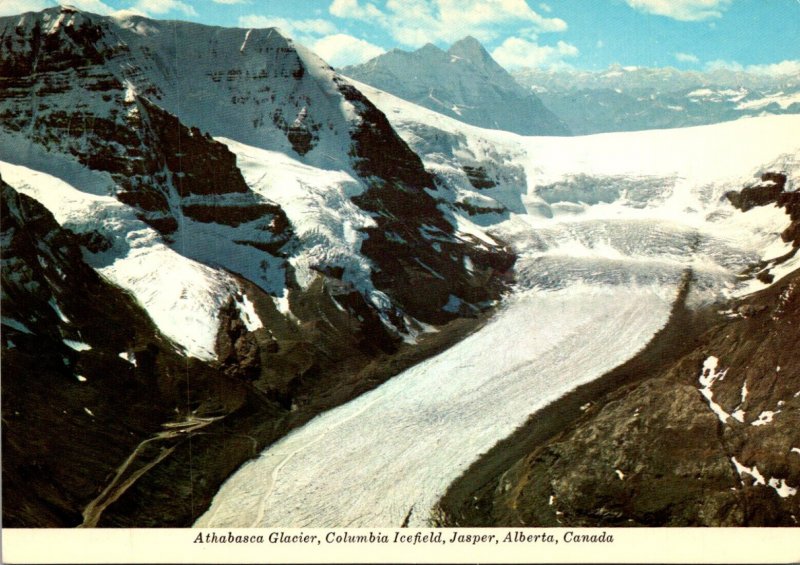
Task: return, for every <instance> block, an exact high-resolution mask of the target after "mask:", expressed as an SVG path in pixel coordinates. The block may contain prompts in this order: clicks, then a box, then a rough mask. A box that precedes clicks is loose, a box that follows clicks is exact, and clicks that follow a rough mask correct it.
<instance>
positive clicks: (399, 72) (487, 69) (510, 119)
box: [342, 37, 569, 135]
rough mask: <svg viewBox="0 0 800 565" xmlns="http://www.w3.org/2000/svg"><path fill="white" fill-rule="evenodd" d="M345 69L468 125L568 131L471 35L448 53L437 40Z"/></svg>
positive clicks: (541, 132) (526, 131)
mask: <svg viewBox="0 0 800 565" xmlns="http://www.w3.org/2000/svg"><path fill="white" fill-rule="evenodd" d="M342 73H343V74H345V75H347V76H349V77H352V78H354V79H355V80H357V81H360V82H363V83H366V84H369V85H371V86H374V87H376V88H379V89H381V90H385V91H386V92H389V93H391V94H394V95H395V96H399V97H400V98H403V99H405V100H408V101H410V102H414V103H415V104H419V105H420V106H424V107H426V108H430V109H431V110H434V111H436V112H439V113H441V114H444V115H446V116H450V117H453V118H455V119H457V120H461V121H463V122H466V123H468V124H473V125H476V126H480V127H484V128H491V129H503V130H507V131H513V132H515V133H519V134H522V135H568V133H569V132H568V130H567V127H566V126H565V125H564V123H563V122H562V121H561V120H560V119H559V118H558V117H557V116H556V115H555V114H553V113H552V112H551V111H550V110H549V109H548V108H547V107H545V105H544V104H542V102H541V101H540V100H539V98H538V97H537V96H536V95H535V94H533V93H532V92H530V91H526V89H524V88H522V87H520V85H519V84H517V83H516V82H515V81H514V79H513V78H511V75H509V74H508V72H507V71H506V70H505V69H503V67H501V66H500V65H499V64H497V62H496V61H495V60H494V59H492V57H491V55H489V53H487V52H486V50H485V49H484V48H483V46H482V45H481V44H480V42H478V40H476V39H475V38H473V37H465V38H464V39H462V40H460V41H458V42H456V43H454V44H453V45H452V46H451V47H450V48H449V49H448V50H447V51H442V50H441V49H439V48H438V47H436V46H435V45H433V44H428V45H425V46H424V47H422V48H420V49H418V50H417V51H414V52H411V53H409V52H407V51H402V50H400V49H394V50H392V51H390V52H388V53H385V54H383V55H379V56H378V57H376V58H374V59H372V60H370V61H367V62H366V63H363V64H361V65H355V66H351V67H346V68H344V69H342Z"/></svg>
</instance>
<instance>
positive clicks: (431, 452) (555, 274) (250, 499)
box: [197, 85, 800, 527]
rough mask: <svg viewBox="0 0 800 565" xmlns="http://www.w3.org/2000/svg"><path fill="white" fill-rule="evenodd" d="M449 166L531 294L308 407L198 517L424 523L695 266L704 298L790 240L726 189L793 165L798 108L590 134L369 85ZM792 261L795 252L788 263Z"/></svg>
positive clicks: (447, 193)
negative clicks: (523, 132)
mask: <svg viewBox="0 0 800 565" xmlns="http://www.w3.org/2000/svg"><path fill="white" fill-rule="evenodd" d="M359 88H360V89H363V90H364V91H365V93H366V94H367V96H368V97H370V99H371V100H373V101H374V102H375V103H376V104H377V105H378V106H379V107H380V108H381V110H382V111H383V112H384V113H386V114H387V116H389V118H390V120H392V122H393V125H394V126H395V128H396V129H397V130H398V131H399V132H400V133H401V135H402V136H403V137H404V139H405V140H406V141H407V142H408V143H409V144H410V145H411V146H412V148H414V149H415V150H416V151H417V152H418V153H419V154H420V155H421V156H422V157H423V160H424V162H425V164H426V167H427V168H428V169H429V170H431V171H433V172H435V173H436V174H437V176H438V178H439V180H440V188H439V194H438V196H439V197H440V198H442V199H444V200H450V201H451V202H453V203H454V204H455V205H456V206H457V207H460V209H461V210H462V211H463V212H464V214H463V218H464V220H465V228H464V229H467V224H466V222H467V221H469V222H470V225H471V226H472V229H475V228H474V226H476V225H479V226H482V227H483V228H484V229H486V230H487V231H488V233H490V234H494V235H497V236H499V237H500V238H502V239H505V240H506V241H509V242H511V243H512V244H513V245H514V246H515V247H516V249H517V251H518V252H519V253H520V258H519V260H518V262H517V267H516V271H517V292H516V294H515V295H514V296H513V297H511V298H510V299H509V300H508V301H507V303H506V304H505V306H504V307H503V308H502V309H501V310H500V311H499V312H498V313H497V315H496V316H495V317H494V319H493V320H492V321H491V322H490V323H489V324H487V325H486V326H485V327H484V328H483V329H481V330H480V331H478V332H477V333H475V334H474V335H473V336H471V337H470V338H468V339H467V340H465V341H463V342H461V343H460V344H458V345H457V346H456V347H454V348H452V349H450V350H448V351H446V352H444V353H443V354H441V355H439V356H438V357H435V358H433V359H430V360H428V361H427V362H425V363H423V364H421V365H419V366H417V367H414V368H413V369H410V370H408V371H406V372H405V373H403V374H402V375H400V376H398V377H396V378H395V379H393V380H392V381H390V382H388V383H387V384H385V385H383V386H382V387H380V388H378V389H376V390H374V391H373V392H371V393H369V394H367V395H364V396H362V397H360V398H358V399H357V400H355V401H353V402H351V403H350V404H348V405H345V406H343V407H341V408H338V409H336V410H333V411H330V412H328V413H326V414H323V415H322V416H320V417H318V418H316V419H315V420H313V421H311V422H310V423H309V424H307V425H306V426H305V427H303V428H301V429H299V430H297V431H295V432H294V433H292V434H290V435H289V436H287V437H286V438H284V439H283V440H282V441H280V442H278V443H277V444H275V445H274V446H272V447H271V448H270V449H268V450H267V451H265V452H264V453H263V454H262V455H261V457H260V458H258V459H257V460H254V461H252V462H250V463H248V464H246V465H245V466H243V467H242V468H241V469H240V470H239V471H238V472H237V473H236V474H235V475H233V476H232V477H231V478H230V479H229V480H228V482H227V483H226V484H225V485H224V486H223V487H222V489H221V490H220V492H219V493H218V495H217V496H216V498H215V500H214V502H213V504H212V507H211V509H210V510H209V511H208V512H207V513H206V514H205V515H204V516H203V517H201V519H200V520H199V521H198V522H197V525H199V526H340V527H344V526H387V525H393V526H399V525H400V524H402V523H403V522H404V520H405V518H406V517H408V516H410V519H409V523H410V524H411V525H423V524H425V523H426V522H427V520H428V518H429V513H430V510H431V508H432V506H433V504H434V503H435V502H436V500H437V498H438V497H439V496H441V494H443V492H444V490H445V488H446V487H447V485H448V484H449V482H451V481H452V480H453V479H455V478H456V477H457V476H458V475H459V474H460V473H461V472H462V471H463V470H464V469H465V468H466V467H467V466H468V465H469V464H470V463H471V462H472V461H474V460H475V459H476V458H477V457H478V456H479V455H480V454H481V453H482V452H485V451H486V450H487V449H489V448H490V447H491V446H492V445H493V444H494V443H496V442H497V441H498V440H500V439H502V438H503V437H505V436H507V435H508V434H509V433H510V432H511V431H513V430H514V428H515V427H516V426H518V425H520V424H521V423H523V422H524V421H525V419H526V418H527V416H528V415H529V414H531V413H532V412H534V411H535V410H537V409H538V408H540V407H542V406H543V405H545V404H547V403H548V402H550V401H552V400H554V399H556V398H557V397H559V396H560V395H562V394H564V393H565V392H567V391H568V390H570V389H572V388H574V387H575V386H577V385H578V384H580V383H582V382H586V381H588V380H591V379H594V378H596V377H599V376H600V375H601V374H603V373H604V372H605V371H607V370H609V369H611V368H613V367H615V366H617V365H619V364H620V363H622V362H623V361H625V360H627V359H628V358H630V357H631V356H632V355H633V354H634V353H636V352H637V351H638V350H639V349H641V348H642V347H643V346H644V345H645V344H646V342H647V341H648V340H649V339H650V338H651V337H652V336H653V334H654V333H655V332H656V331H657V330H658V329H660V328H661V327H663V325H664V324H665V323H666V320H667V318H668V315H669V310H670V307H671V304H672V302H673V300H674V298H675V296H676V292H677V288H678V285H679V284H680V281H681V279H682V277H683V276H684V274H685V273H688V272H691V273H692V274H693V278H694V282H693V289H694V291H693V292H692V293H691V295H690V299H691V301H693V302H695V303H696V302H705V301H709V300H712V299H713V298H715V297H717V296H719V295H720V294H730V293H745V292H749V291H752V290H754V289H756V288H758V287H759V286H763V285H764V284H766V283H761V282H758V281H752V280H748V281H743V280H739V279H737V278H736V275H737V274H738V273H739V272H741V271H742V270H743V269H744V268H745V267H746V266H748V265H750V264H752V263H753V262H756V261H758V260H760V259H771V258H774V257H778V256H779V255H783V254H785V253H786V252H787V251H790V250H791V246H790V245H787V244H784V243H783V242H782V241H781V239H780V233H781V231H782V230H783V229H784V228H785V227H786V226H787V225H788V223H789V217H788V216H787V215H786V214H785V213H784V211H783V210H782V209H779V208H777V207H775V206H762V207H756V208H753V209H752V210H750V211H748V212H746V213H742V212H739V211H737V210H735V209H734V208H733V207H732V206H731V205H730V203H729V202H728V201H727V199H726V198H724V193H725V192H726V191H728V190H738V189H740V188H741V187H743V186H745V185H747V184H752V182H753V179H754V175H757V174H760V173H761V172H764V171H767V170H778V171H784V172H786V173H787V174H788V176H789V178H790V183H789V184H790V187H789V190H793V189H794V186H796V185H795V184H794V182H796V181H794V182H793V181H792V180H791V179H792V178H795V179H796V173H797V171H798V168H799V167H798V161H797V157H798V148H799V147H800V140H798V139H797V137H796V135H794V132H796V131H798V130H799V128H800V117H796V116H780V117H769V118H754V119H749V120H742V121H738V122H733V123H726V124H720V125H717V126H707V127H702V128H692V129H686V130H665V131H651V132H637V133H629V134H628V133H626V134H609V135H599V136H591V137H585V138H564V139H557V138H549V139H548V138H524V137H519V136H516V135H513V134H508V133H503V132H496V131H491V130H481V129H479V128H474V127H470V126H465V125H464V124H461V123H459V122H457V121H455V120H452V119H449V118H446V117H443V116H439V115H437V114H435V113H433V112H430V111H427V110H423V109H421V108H418V107H415V106H413V105H412V104H409V103H407V102H404V101H401V100H399V99H397V98H394V97H392V96H390V95H387V94H384V93H381V92H379V91H375V90H374V89H369V88H368V87H365V86H363V85H359ZM792 267H793V261H790V262H789V263H788V264H785V265H784V266H783V267H781V269H780V270H778V269H776V271H775V274H776V275H778V276H780V275H781V273H782V272H787V271H788V270H790V269H791V268H792Z"/></svg>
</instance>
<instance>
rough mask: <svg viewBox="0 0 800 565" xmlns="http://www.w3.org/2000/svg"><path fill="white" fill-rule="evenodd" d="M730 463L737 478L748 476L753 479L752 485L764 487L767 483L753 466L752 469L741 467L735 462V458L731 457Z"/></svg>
mask: <svg viewBox="0 0 800 565" xmlns="http://www.w3.org/2000/svg"><path fill="white" fill-rule="evenodd" d="M731 462H733V464H734V466H735V467H736V471H737V472H738V473H739V476H742V475H750V476H751V477H753V484H754V485H766V484H767V482H766V481H765V480H764V475H762V474H761V473H760V472H759V470H758V467H756V466H755V465H753V467H752V468H751V467H747V466H745V465H742V464H741V463H739V462H738V461H737V460H736V457H731Z"/></svg>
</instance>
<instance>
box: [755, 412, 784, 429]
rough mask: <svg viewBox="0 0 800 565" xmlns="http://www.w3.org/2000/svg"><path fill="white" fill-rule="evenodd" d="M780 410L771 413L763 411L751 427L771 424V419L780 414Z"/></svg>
mask: <svg viewBox="0 0 800 565" xmlns="http://www.w3.org/2000/svg"><path fill="white" fill-rule="evenodd" d="M780 412H781V411H780V410H777V411H775V412H773V411H772V410H764V411H763V412H762V413H761V414H759V415H758V419H757V420H755V421H754V422H753V423H752V424H751V425H753V426H766V425H767V424H769V423H771V422H772V419H773V418H774V417H775V415H776V414H780Z"/></svg>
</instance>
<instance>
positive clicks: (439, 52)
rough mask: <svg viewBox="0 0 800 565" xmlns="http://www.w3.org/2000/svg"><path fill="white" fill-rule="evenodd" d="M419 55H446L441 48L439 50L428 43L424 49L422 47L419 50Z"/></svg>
mask: <svg viewBox="0 0 800 565" xmlns="http://www.w3.org/2000/svg"><path fill="white" fill-rule="evenodd" d="M417 53H419V54H421V55H426V54H431V55H442V54H443V53H444V51H442V50H441V49H440V48H438V47H437V46H436V45H434V44H433V43H430V42H428V43H426V44H425V45H423V46H422V47H420V48H419V49H417Z"/></svg>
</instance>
